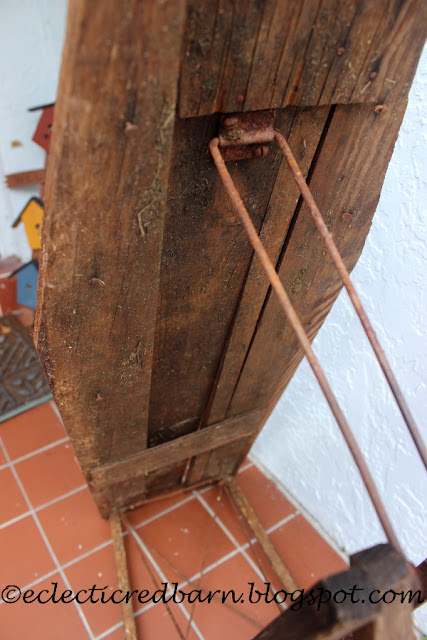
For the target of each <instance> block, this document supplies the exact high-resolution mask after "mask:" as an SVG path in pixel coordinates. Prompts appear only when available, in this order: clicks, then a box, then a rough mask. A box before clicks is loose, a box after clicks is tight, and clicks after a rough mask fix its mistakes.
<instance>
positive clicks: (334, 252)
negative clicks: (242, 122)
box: [275, 131, 427, 468]
mask: <svg viewBox="0 0 427 640" xmlns="http://www.w3.org/2000/svg"><path fill="white" fill-rule="evenodd" d="M275 138H276V140H277V143H278V145H279V147H280V149H281V150H282V153H283V155H284V156H285V158H286V160H287V162H288V165H289V167H290V169H291V171H292V175H293V176H294V179H295V182H296V183H297V185H298V188H299V190H300V191H301V195H302V197H303V198H304V201H305V203H306V205H307V206H308V208H309V210H310V213H311V216H312V218H313V220H314V224H315V225H316V227H317V229H318V231H319V233H320V236H321V238H322V240H323V242H324V244H325V247H326V249H327V251H328V253H329V255H330V256H331V258H332V262H333V263H334V265H335V267H336V269H337V271H338V273H339V275H340V278H341V280H342V281H343V284H344V286H345V288H346V290H347V293H348V295H349V297H350V300H351V302H352V305H353V307H354V310H355V311H356V313H357V315H358V316H359V320H360V322H361V324H362V327H363V329H364V331H365V333H366V336H367V338H368V340H369V342H370V343H371V346H372V348H373V350H374V353H375V355H376V357H377V360H378V363H379V365H380V367H381V369H382V370H383V373H384V375H385V377H386V380H387V382H388V384H389V386H390V389H391V392H392V394H393V395H394V397H395V399H396V402H397V404H398V407H399V409H400V412H401V414H402V416H403V419H404V420H405V422H406V425H407V427H408V429H409V432H410V434H411V436H412V438H413V440H414V443H415V446H416V447H417V449H418V452H419V454H420V456H421V458H422V460H423V462H424V466H425V467H426V468H427V448H426V446H425V444H424V442H423V439H422V437H421V434H420V432H419V430H418V427H417V425H416V424H415V420H414V418H413V417H412V415H411V412H410V409H409V407H408V405H407V403H406V400H405V398H404V397H403V393H402V391H401V390H400V387H399V384H398V382H397V380H396V378H395V376H394V373H393V371H392V369H391V367H390V364H389V362H388V360H387V357H386V355H385V353H384V351H383V349H382V347H381V345H380V343H379V340H378V338H377V336H376V335H375V331H374V328H373V326H372V325H371V323H370V321H369V318H368V316H367V315H366V311H365V309H364V308H363V306H362V303H361V301H360V298H359V296H358V294H357V291H356V289H355V288H354V285H353V283H352V281H351V280H350V275H349V273H348V271H347V268H346V266H345V264H344V261H343V259H342V258H341V255H340V253H339V251H338V249H337V246H336V244H335V242H334V241H333V239H332V236H331V234H330V233H329V230H328V227H327V226H326V223H325V221H324V219H323V217H322V214H321V213H320V211H319V208H318V207H317V205H316V203H315V201H314V198H313V195H312V193H311V191H310V189H309V187H308V185H307V183H306V181H305V179H304V176H303V175H302V172H301V169H300V168H299V166H298V164H297V161H296V160H295V158H294V156H293V153H292V151H291V149H290V147H289V145H288V143H287V142H286V140H285V138H284V137H283V136H282V134H281V133H280V132H279V131H276V132H275Z"/></svg>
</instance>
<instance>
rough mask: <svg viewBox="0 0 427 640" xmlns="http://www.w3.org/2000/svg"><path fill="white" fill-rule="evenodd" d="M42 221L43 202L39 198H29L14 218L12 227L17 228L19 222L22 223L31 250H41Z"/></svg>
mask: <svg viewBox="0 0 427 640" xmlns="http://www.w3.org/2000/svg"><path fill="white" fill-rule="evenodd" d="M42 219H43V202H42V201H41V200H40V198H36V197H33V198H30V199H29V200H28V202H27V204H26V205H25V207H24V208H23V209H22V211H21V213H20V214H19V216H18V217H17V218H16V220H15V222H14V223H13V225H12V227H17V226H18V224H19V223H20V222H23V223H24V227H25V232H26V234H27V238H28V242H29V245H30V247H31V249H33V250H35V249H40V248H41V230H42Z"/></svg>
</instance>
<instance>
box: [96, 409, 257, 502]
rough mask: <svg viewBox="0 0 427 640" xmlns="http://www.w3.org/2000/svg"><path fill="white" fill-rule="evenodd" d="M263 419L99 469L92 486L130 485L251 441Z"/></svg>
mask: <svg viewBox="0 0 427 640" xmlns="http://www.w3.org/2000/svg"><path fill="white" fill-rule="evenodd" d="M261 415H262V414H261V412H260V411H253V412H251V413H248V414H245V415H242V416H239V417H236V418H232V419H231V420H225V421H224V422H220V423H219V424H216V425H212V426H211V427H207V428H206V429H202V430H200V431H195V432H194V433H190V434H188V435H186V436H181V437H180V438H176V439H175V440H172V441H170V442H166V443H165V444H161V445H159V446H157V447H151V448H150V449H146V450H144V451H141V452H139V453H136V454H134V455H132V456H128V457H126V458H123V459H121V460H120V461H118V462H114V463H111V464H107V465H103V466H101V467H95V468H94V469H92V470H91V474H90V475H91V486H93V488H94V489H95V491H99V490H100V489H102V487H105V486H108V485H111V484H118V483H119V482H126V481H128V480H131V479H133V478H137V477H138V476H144V475H147V474H148V473H150V472H152V471H157V470H161V469H162V468H163V467H165V466H168V467H172V466H173V465H174V464H176V463H179V462H182V461H184V462H185V461H186V460H187V459H188V458H190V457H192V456H195V455H197V454H199V453H203V452H205V451H209V450H211V449H214V448H217V447H221V446H223V445H226V444H231V443H232V442H234V441H235V440H240V439H242V438H247V437H248V436H250V435H252V434H253V433H254V432H255V431H256V430H257V428H258V425H259V420H260V418H261Z"/></svg>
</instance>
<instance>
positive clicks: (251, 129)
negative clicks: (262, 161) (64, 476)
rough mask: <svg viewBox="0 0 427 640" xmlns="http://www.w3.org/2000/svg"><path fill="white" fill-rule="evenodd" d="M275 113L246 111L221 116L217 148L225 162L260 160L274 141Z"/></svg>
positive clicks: (271, 111)
mask: <svg viewBox="0 0 427 640" xmlns="http://www.w3.org/2000/svg"><path fill="white" fill-rule="evenodd" d="M275 120H276V112H275V111H274V110H267V111H248V112H246V113H231V114H226V115H223V116H221V120H220V124H219V136H218V138H219V147H220V149H221V154H222V157H223V159H224V161H225V162H227V161H229V160H247V159H251V158H261V157H263V156H265V155H267V153H268V145H269V143H270V142H272V141H273V140H274V123H275Z"/></svg>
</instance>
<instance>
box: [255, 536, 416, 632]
mask: <svg viewBox="0 0 427 640" xmlns="http://www.w3.org/2000/svg"><path fill="white" fill-rule="evenodd" d="M354 587H356V588H357V589H363V592H362V591H355V590H354ZM390 589H392V590H394V591H395V592H396V593H397V594H400V593H401V592H403V593H404V594H406V593H407V592H408V591H409V590H413V592H415V591H416V590H417V589H418V584H417V581H416V580H414V574H413V571H412V568H411V567H410V565H409V564H408V563H407V562H406V560H405V558H403V557H402V556H401V555H400V554H399V553H398V552H397V551H396V550H395V549H394V548H393V547H391V546H390V545H378V546H376V547H372V548H371V549H367V550H365V551H362V552H360V553H357V554H356V555H354V556H352V558H351V567H350V569H349V570H348V571H343V572H341V573H337V574H335V575H333V576H329V577H328V578H325V579H324V580H321V581H320V582H318V583H317V584H316V585H314V587H312V589H311V591H312V594H313V597H312V599H311V604H310V597H306V599H305V600H304V601H303V602H302V603H301V607H300V608H298V607H297V606H295V609H296V610H292V608H289V609H288V610H287V611H285V612H284V613H282V614H281V615H280V616H279V617H278V618H276V619H275V620H273V622H272V623H270V624H269V625H268V626H267V627H266V628H265V629H263V630H262V631H261V632H260V633H259V634H258V635H257V636H256V638H254V640H279V639H280V640H345V639H347V640H350V639H351V640H402V639H403V638H405V639H406V638H407V639H408V640H411V639H414V638H415V636H414V633H413V631H412V617H411V614H412V610H413V604H412V603H411V602H410V601H409V598H406V599H405V601H404V602H400V600H399V595H397V597H396V598H395V600H394V602H392V603H390V604H386V603H384V602H382V601H379V602H375V600H380V597H381V596H382V595H384V594H385V592H387V591H388V590H390ZM344 592H346V594H347V596H346V597H345V598H344V600H343V601H342V602H340V600H341V598H343V597H344ZM335 594H338V595H337V596H336V601H334V595H335ZM370 594H372V598H371V599H372V600H374V602H370V597H369V596H370ZM305 595H306V596H308V594H307V593H306V594H305ZM328 595H330V597H329V599H328ZM320 597H322V604H319V598H320ZM389 597H391V596H390V594H389ZM314 598H317V600H314V603H313V599H314ZM292 604H293V603H292Z"/></svg>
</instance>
